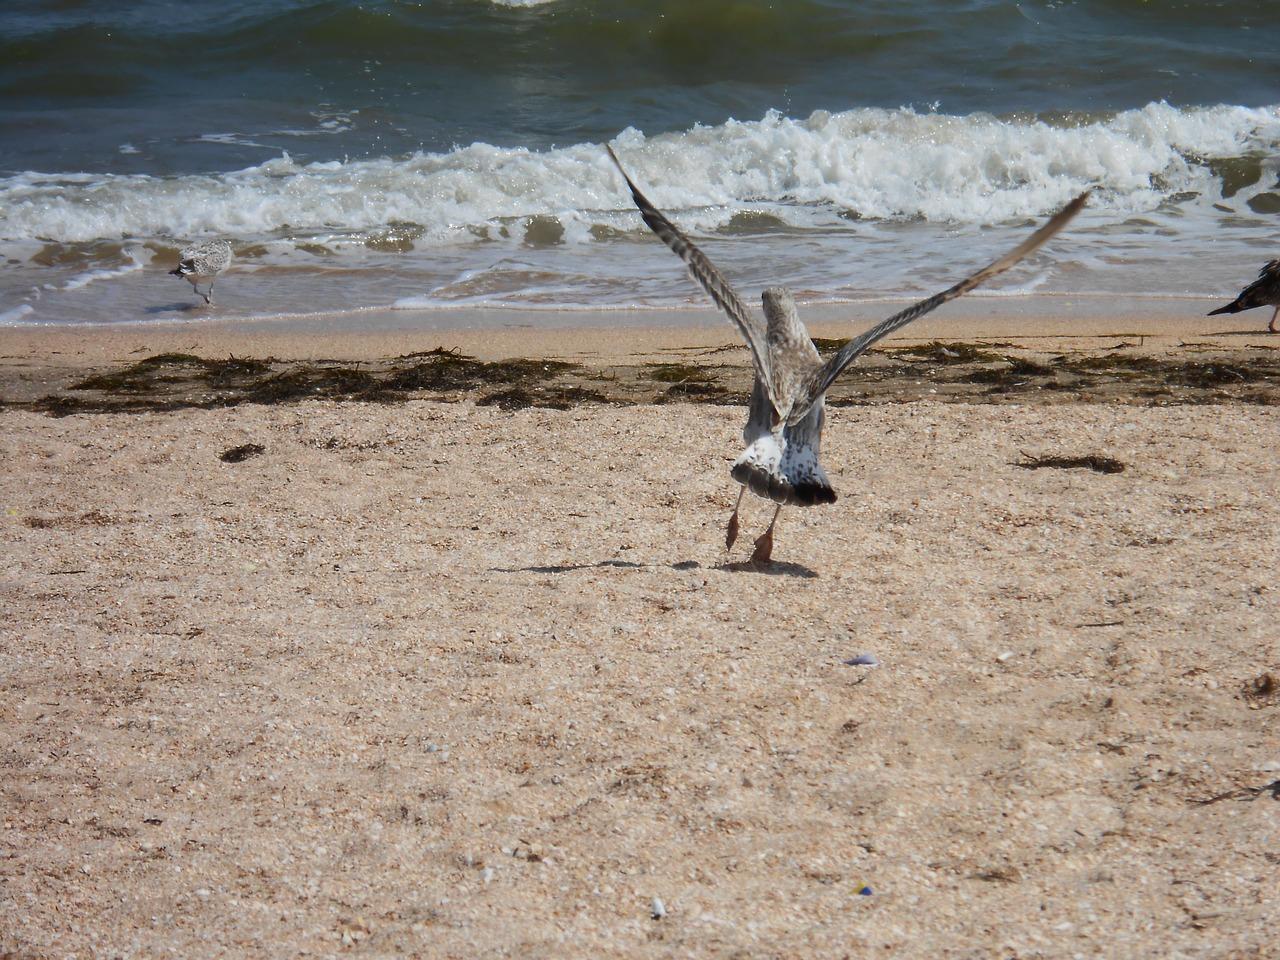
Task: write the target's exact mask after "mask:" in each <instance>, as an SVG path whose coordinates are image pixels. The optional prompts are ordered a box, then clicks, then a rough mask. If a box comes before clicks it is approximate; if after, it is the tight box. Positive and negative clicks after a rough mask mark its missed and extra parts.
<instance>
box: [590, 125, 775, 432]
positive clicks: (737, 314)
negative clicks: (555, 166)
mask: <svg viewBox="0 0 1280 960" xmlns="http://www.w3.org/2000/svg"><path fill="white" fill-rule="evenodd" d="M604 148H605V149H606V150H608V151H609V157H610V159H612V160H613V163H614V166H616V167H617V168H618V172H619V173H621V174H622V179H623V180H625V181H627V187H628V188H629V189H630V190H631V198H632V199H633V200H634V201H635V204H636V206H637V207H638V208H639V209H640V216H641V217H642V218H643V219H644V222H645V223H646V224H648V226H649V229H650V230H652V231H653V232H654V233H656V234H657V235H658V238H659V239H660V240H662V242H663V243H665V244H666V245H667V246H668V247H670V248H671V249H672V251H674V252H675V254H676V256H678V257H679V258H680V259H681V260H683V261H684V262H685V266H687V267H688V268H689V275H690V276H691V277H693V279H694V280H696V281H698V283H699V284H700V285H701V286H702V289H703V290H705V291H707V293H708V295H710V297H711V299H712V300H714V301H715V302H716V306H717V307H719V308H720V309H721V310H723V311H724V312H725V314H726V315H728V317H729V319H730V320H732V321H733V322H734V324H735V325H736V326H737V328H738V332H739V333H741V334H742V337H743V339H744V340H746V341H747V346H748V347H750V348H751V359H752V360H753V361H754V362H755V368H756V376H757V377H759V378H760V380H761V381H762V382H763V383H764V384H765V387H766V389H768V391H769V394H770V396H769V399H770V401H771V402H773V404H774V409H777V399H776V398H775V397H774V396H773V377H772V376H771V375H770V372H769V349H768V338H767V336H766V332H765V328H764V324H763V323H761V322H760V319H759V318H758V317H757V316H756V315H755V314H753V313H751V311H749V310H748V309H747V308H746V306H745V305H744V304H743V303H742V301H741V300H739V299H738V295H737V294H736V293H734V292H733V287H731V286H729V281H727V280H725V278H724V277H722V276H721V275H720V271H719V270H717V269H716V268H715V266H714V265H713V264H712V263H711V261H710V260H708V259H707V257H706V254H704V253H703V252H702V251H701V250H699V249H698V248H697V247H695V246H694V245H693V242H692V241H691V240H689V238H688V237H686V236H685V235H684V234H683V233H681V232H680V230H679V229H678V228H677V227H676V225H675V224H674V223H672V222H671V221H670V220H668V219H667V218H666V217H665V216H663V215H662V212H661V211H660V210H658V208H657V207H655V206H654V205H653V204H652V203H650V202H649V198H648V197H646V196H645V195H644V194H643V193H641V192H640V188H639V187H637V186H636V185H635V183H633V182H632V180H631V178H630V177H629V176H627V171H626V170H624V169H622V164H621V163H620V162H619V160H618V157H617V154H615V153H614V152H613V147H611V146H609V145H608V144H607V143H606V144H605V146H604Z"/></svg>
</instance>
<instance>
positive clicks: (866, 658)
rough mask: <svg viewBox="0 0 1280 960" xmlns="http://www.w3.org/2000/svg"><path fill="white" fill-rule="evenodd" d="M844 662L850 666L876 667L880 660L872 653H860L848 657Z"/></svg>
mask: <svg viewBox="0 0 1280 960" xmlns="http://www.w3.org/2000/svg"><path fill="white" fill-rule="evenodd" d="M845 664H846V665H847V666H850V667H878V666H880V661H879V660H878V659H876V655H875V654H874V653H860V654H858V655H857V656H856V657H850V658H849V659H848V660H846V661H845Z"/></svg>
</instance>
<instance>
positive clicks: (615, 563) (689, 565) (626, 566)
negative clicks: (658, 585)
mask: <svg viewBox="0 0 1280 960" xmlns="http://www.w3.org/2000/svg"><path fill="white" fill-rule="evenodd" d="M700 566H701V564H700V563H698V561H697V560H681V561H680V562H679V563H633V562H632V561H630V560H600V561H599V562H597V563H559V564H555V565H552V566H545V567H490V568H489V572H490V573H573V572H574V571H577V570H598V569H600V568H602V567H617V568H618V569H620V570H657V569H660V568H663V567H667V568H670V569H672V570H697V569H698V568H699V567H700Z"/></svg>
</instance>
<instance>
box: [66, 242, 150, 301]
mask: <svg viewBox="0 0 1280 960" xmlns="http://www.w3.org/2000/svg"><path fill="white" fill-rule="evenodd" d="M123 253H124V255H125V257H127V258H128V262H127V263H122V264H120V265H119V266H115V267H106V268H103V269H99V270H86V271H84V272H83V273H78V274H76V275H75V276H74V277H72V278H71V279H70V280H67V281H66V282H65V283H64V284H63V285H62V289H63V290H79V289H80V288H81V287H87V286H88V285H89V284H91V283H95V282H96V281H98V280H114V279H116V278H117V277H123V276H125V275H126V274H130V273H137V272H138V271H139V270H141V269H143V268H144V267H145V266H146V265H147V262H148V261H150V259H151V257H150V255H149V253H148V252H147V251H146V250H144V249H142V248H138V247H127V248H126V249H125V250H124V251H123Z"/></svg>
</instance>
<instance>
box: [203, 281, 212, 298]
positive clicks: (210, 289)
mask: <svg viewBox="0 0 1280 960" xmlns="http://www.w3.org/2000/svg"><path fill="white" fill-rule="evenodd" d="M204 302H205V303H206V304H210V303H213V281H212V280H210V281H209V292H208V293H206V294H205V295H204Z"/></svg>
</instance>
